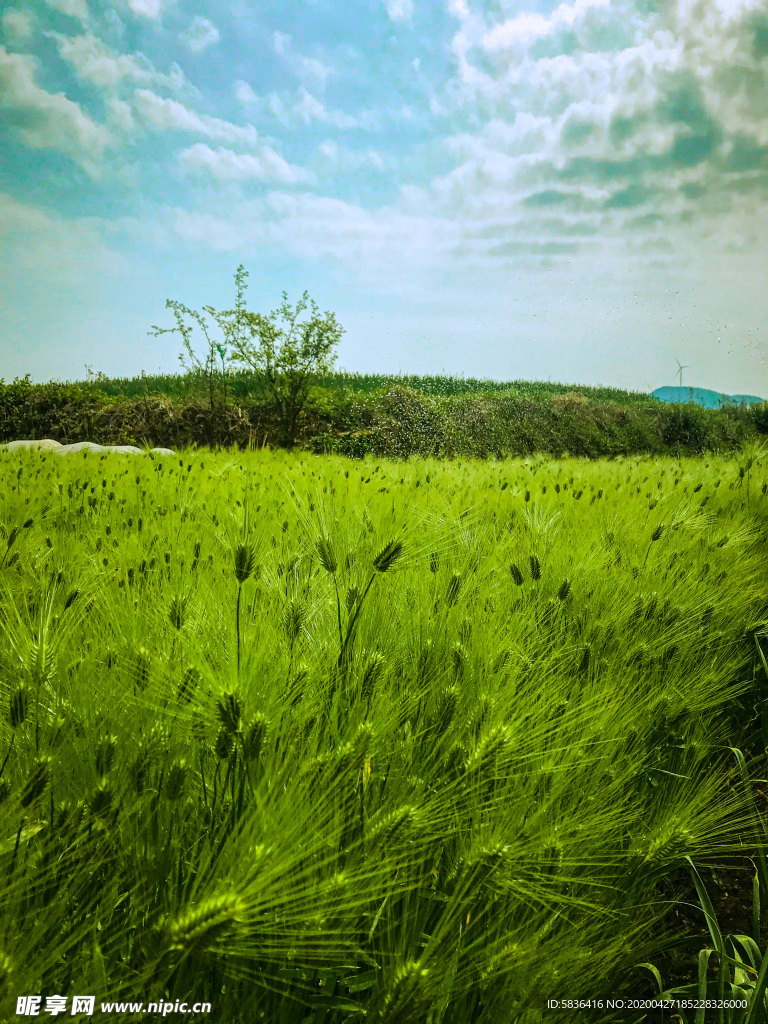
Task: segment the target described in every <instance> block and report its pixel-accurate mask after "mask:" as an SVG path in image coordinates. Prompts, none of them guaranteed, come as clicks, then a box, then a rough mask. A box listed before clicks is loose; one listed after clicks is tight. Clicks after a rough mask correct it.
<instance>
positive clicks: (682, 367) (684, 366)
mask: <svg viewBox="0 0 768 1024" xmlns="http://www.w3.org/2000/svg"><path fill="white" fill-rule="evenodd" d="M674 359H675V362H676V363H677V372H678V376H679V379H680V387H682V386H683V370H690V368H691V364H690V363H681V362H680V360H679V359H678V358H677V356H675V357H674Z"/></svg>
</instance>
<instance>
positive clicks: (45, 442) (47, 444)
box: [0, 437, 61, 452]
mask: <svg viewBox="0 0 768 1024" xmlns="http://www.w3.org/2000/svg"><path fill="white" fill-rule="evenodd" d="M0 448H5V450H6V451H9V452H12V451H15V450H16V449H17V448H33V449H34V448H37V449H39V450H40V451H46V452H47V451H51V450H52V449H54V448H61V444H60V443H59V442H58V441H54V440H52V438H50V437H45V438H43V439H42V440H41V441H35V440H26V441H9V442H8V443H7V444H2V445H0Z"/></svg>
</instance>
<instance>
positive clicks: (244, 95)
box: [233, 80, 259, 107]
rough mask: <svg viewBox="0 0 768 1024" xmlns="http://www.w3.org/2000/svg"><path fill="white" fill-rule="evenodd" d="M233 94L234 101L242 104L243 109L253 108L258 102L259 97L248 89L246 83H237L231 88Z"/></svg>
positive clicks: (248, 86)
mask: <svg viewBox="0 0 768 1024" xmlns="http://www.w3.org/2000/svg"><path fill="white" fill-rule="evenodd" d="M233 94H234V97H235V99H236V100H237V101H238V102H239V103H242V104H243V106H244V107H247V106H253V105H254V104H255V103H258V102H259V97H258V96H257V94H256V93H255V92H254V91H253V89H252V88H251V87H250V85H249V84H248V83H247V82H243V81H242V80H241V81H237V82H235V84H234V87H233Z"/></svg>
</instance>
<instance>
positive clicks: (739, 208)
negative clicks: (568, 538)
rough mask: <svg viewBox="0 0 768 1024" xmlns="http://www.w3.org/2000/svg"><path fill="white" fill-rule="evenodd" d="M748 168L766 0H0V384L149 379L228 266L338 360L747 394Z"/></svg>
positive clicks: (764, 108)
mask: <svg viewBox="0 0 768 1024" xmlns="http://www.w3.org/2000/svg"><path fill="white" fill-rule="evenodd" d="M11 4H12V5H11ZM767 158H768V0H566V2H562V3H558V2H556V0H555V2H552V0H482V2H481V0H356V2H355V3H348V2H342V0H262V2H261V3H258V4H256V3H251V2H248V0H229V2H227V3H225V2H223V0H213V2H209V3H207V4H205V5H203V4H202V3H200V2H193V0H117V2H115V3H110V2H108V0H45V2H43V0H37V2H26V0H11V3H6V4H4V5H3V6H2V15H1V16H0V376H1V377H4V378H5V379H6V380H9V379H12V378H13V377H14V376H15V375H22V374H24V373H27V372H29V373H31V374H32V377H33V379H36V380H45V379H49V378H52V377H58V378H60V379H74V378H82V377H83V376H84V375H85V365H86V364H88V365H89V366H90V367H92V368H93V369H94V370H101V371H103V372H106V373H108V374H131V375H133V374H138V372H139V371H140V370H142V369H143V370H146V371H147V372H155V371H157V370H158V369H163V370H174V369H175V368H177V367H178V353H179V351H180V349H181V343H180V339H178V338H177V336H176V335H172V334H171V335H163V336H162V337H160V338H153V337H150V336H149V335H148V330H149V329H150V328H151V327H152V326H153V325H158V326H162V327H171V326H173V323H174V321H173V316H172V314H171V312H170V310H166V309H165V300H166V299H168V298H171V299H176V300H178V301H180V302H183V303H184V304H185V305H187V306H189V307H191V308H194V309H201V308H202V307H203V306H205V305H212V306H214V307H215V308H217V309H227V308H231V307H232V306H233V304H234V295H235V289H234V281H233V277H234V273H235V270H236V268H237V266H238V265H239V264H240V263H242V264H244V265H245V267H246V269H247V270H248V272H249V279H248V290H247V292H246V296H245V297H246V303H247V306H248V308H249V309H253V310H257V311H260V312H265V313H266V312H268V311H270V310H271V309H274V308H275V307H276V306H277V305H278V304H279V302H280V298H281V292H282V291H283V290H284V289H285V290H286V291H287V292H288V294H289V298H290V299H292V300H295V299H297V298H298V297H299V295H300V294H301V293H302V292H303V291H304V290H305V289H307V290H308V291H309V293H310V296H311V297H312V298H314V299H315V300H316V301H317V303H318V304H319V306H320V308H321V309H323V310H326V309H330V310H333V311H334V312H335V313H336V314H337V317H338V319H339V320H340V322H341V323H342V325H343V326H344V327H345V329H346V334H345V336H344V339H343V342H342V345H341V347H340V352H339V356H340V359H339V364H340V366H342V367H344V368H346V369H348V370H353V371H355V370H356V371H387V372H413V373H429V372H441V371H442V372H449V373H463V374H464V375H466V376H479V377H495V378H499V379H514V378H520V377H525V378H530V379H543V380H546V379H551V380H560V381H566V382H572V383H577V382H581V383H604V384H615V385H618V386H623V387H630V388H635V389H638V390H649V389H652V388H655V387H658V386H660V385H664V384H673V383H676V380H677V367H676V363H675V359H678V360H679V361H680V362H682V363H684V364H687V365H688V368H687V369H686V370H685V371H684V378H683V382H684V383H686V384H696V385H699V386H702V387H711V388H716V389H718V390H723V391H730V392H750V393H756V394H763V395H766V396H768V362H767V361H766V359H767V355H768V317H767V316H766V311H767V309H768V303H767V301H766V293H768V289H766V288H765V281H766V279H768V273H767V272H768V250H767V249H766V228H767V227H768V162H767Z"/></svg>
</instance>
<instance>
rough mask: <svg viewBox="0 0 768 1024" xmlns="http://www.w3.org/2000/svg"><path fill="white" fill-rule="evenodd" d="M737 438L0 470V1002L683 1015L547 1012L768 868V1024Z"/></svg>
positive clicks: (462, 1019)
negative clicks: (604, 448)
mask: <svg viewBox="0 0 768 1024" xmlns="http://www.w3.org/2000/svg"><path fill="white" fill-rule="evenodd" d="M747 455H748V453H747V454H744V453H742V454H741V455H736V456H734V457H729V458H724V457H719V456H716V455H713V456H708V457H702V458H701V459H683V460H679V459H675V458H653V459H651V458H640V459H627V458H617V459H613V460H610V461H603V462H600V461H597V462H583V461H578V460H575V459H574V460H561V461H552V460H549V461H548V460H546V459H543V458H530V459H528V460H526V461H503V462H483V461H474V462H473V461H467V462H439V461H436V460H435V461H409V462H402V463H398V462H385V461H374V460H372V459H370V458H367V459H365V460H363V461H347V460H344V459H342V458H336V457H319V456H313V455H309V454H301V453H291V454H289V453H286V452H279V451H277V452H270V451H266V450H265V451H261V452H259V451H254V452H238V451H234V450H221V451H217V452H213V451H209V450H206V451H202V450H198V451H195V450H188V451H181V452H179V453H178V454H177V455H176V456H173V457H171V456H166V457H164V458H161V457H157V458H152V457H150V456H136V457H129V456H121V455H118V454H109V455H93V454H84V455H76V456H75V455H73V456H71V457H67V458H61V457H59V456H57V455H55V454H43V453H38V452H29V451H26V452H21V453H19V452H12V453H8V452H4V453H2V454H0V630H1V636H2V643H0V707H1V708H2V715H1V717H0V766H1V769H2V770H1V772H0V861H1V862H2V870H1V871H0V894H1V896H0V998H1V999H2V1003H1V1004H0V1019H2V1020H6V1019H7V1020H16V1019H21V1018H17V1017H15V1016H14V1005H15V1000H16V998H17V997H18V996H20V995H23V994H26V993H41V994H43V996H45V995H50V994H61V995H71V994H73V993H77V994H80V993H83V994H86V993H87V994H92V995H95V996H96V997H97V1000H98V999H110V1000H120V999H125V1000H127V999H134V1000H144V1001H149V1000H151V999H157V998H165V999H168V1000H171V1001H175V1000H184V999H189V1000H192V999H199V1000H203V999H204V1000H208V1001H210V1002H211V1004H212V1007H213V1009H212V1015H211V1016H210V1017H208V1018H206V1019H210V1020H215V1021H217V1022H223V1024H229V1022H241V1021H242V1022H245V1021H264V1022H269V1024H293V1022H297V1024H344V1022H358V1021H359V1022H365V1024H504V1022H519V1024H537V1022H543V1021H558V1022H561V1024H562V1022H566V1021H569V1022H570V1021H579V1020H600V1021H630V1020H638V1021H639V1020H648V1021H656V1020H662V1019H663V1020H668V1019H671V1012H672V1011H667V1012H666V1016H663V1017H662V1016H660V1011H659V1010H654V1011H639V1012H635V1011H632V1012H630V1010H629V1009H623V1010H616V1009H610V1008H606V1007H605V1006H603V1007H602V1008H594V1007H593V1008H591V1009H590V1010H588V1011H587V1010H568V1009H565V1010H564V1009H560V1010H558V1011H553V1010H548V1009H547V1000H548V999H559V1000H566V999H571V1000H578V999H582V1000H586V999H591V1000H604V999H606V998H611V997H619V996H623V998H625V999H629V998H630V997H631V996H632V994H633V993H634V994H638V993H640V994H643V995H647V996H651V995H652V994H653V992H654V991H656V993H658V991H659V986H658V983H657V981H656V979H655V977H654V975H653V972H652V971H651V970H650V968H648V967H638V966H637V965H638V964H641V963H650V964H653V965H654V966H655V965H656V962H657V961H658V962H659V963H661V958H662V953H663V950H661V947H660V945H659V942H660V940H659V935H660V934H661V930H662V929H663V925H662V919H663V918H665V916H666V915H667V914H668V911H669V908H670V903H669V899H668V898H666V897H664V898H663V897H662V895H661V893H662V888H663V882H664V880H665V879H667V880H669V879H671V878H681V877H683V876H685V877H687V878H689V879H690V878H691V877H692V872H691V866H692V865H695V866H696V867H697V868H698V867H699V866H701V865H706V864H708V863H710V862H712V861H717V860H718V858H727V857H736V856H739V857H741V858H742V859H743V858H744V857H746V856H750V855H751V856H753V858H754V859H755V863H756V865H757V867H758V873H757V876H756V877H757V881H756V883H755V888H754V896H755V901H756V902H755V925H756V928H757V932H758V934H757V935H756V936H755V937H753V938H749V937H745V941H744V942H743V943H741V944H740V945H739V944H738V943H737V944H735V945H734V942H733V940H732V939H729V940H728V941H729V942H730V945H729V946H728V947H727V950H726V948H725V946H724V945H723V946H722V948H721V949H720V950H715V953H713V954H712V956H711V957H710V960H711V963H710V967H715V966H716V965H715V961H717V960H718V958H719V959H720V961H721V967H720V968H719V969H716V970H713V971H710V974H709V981H708V984H709V994H710V995H717V992H718V991H720V993H721V995H725V996H726V997H728V996H729V995H734V994H736V995H738V993H746V996H747V997H748V998H749V999H750V1000H751V1002H752V1005H753V1007H754V1008H756V1009H754V1013H753V1011H752V1010H750V1014H752V1016H750V1017H749V1018H747V1017H746V1016H745V1015H744V1014H742V1016H741V1017H739V1016H734V1015H733V1011H732V1010H726V1011H724V1012H725V1013H727V1014H729V1016H727V1017H726V1016H722V1015H721V1016H720V1017H718V1016H717V1014H715V1015H713V1016H711V1017H710V1016H707V1018H706V1019H707V1020H710V1019H711V1020H717V1019H722V1020H729V1021H730V1020H733V1021H736V1020H740V1019H745V1020H746V1019H750V1020H755V1021H757V1020H762V1019H763V1017H762V1016H760V1013H761V1012H762V1010H761V1007H762V1006H764V1003H765V1000H764V996H763V993H764V989H765V980H766V978H765V974H766V971H765V970H761V968H762V967H763V959H762V955H761V951H762V950H763V949H764V946H759V945H758V940H759V937H760V936H759V924H760V917H761V916H764V915H765V911H766V904H767V903H768V889H767V888H766V884H768V881H767V880H768V876H766V875H765V868H764V864H765V861H764V858H763V857H762V854H761V853H760V851H761V848H762V847H761V843H762V840H761V839H760V836H759V834H758V831H757V830H758V826H759V819H758V818H757V816H756V813H755V804H754V802H753V796H752V794H753V787H752V786H750V785H748V784H747V782H748V778H749V777H751V779H752V780H758V779H760V778H763V776H764V772H765V764H764V762H765V754H764V748H765V743H766V742H768V730H767V729H766V725H765V721H764V719H765V717H766V716H765V712H764V711H763V710H762V709H763V705H762V703H761V702H762V701H763V700H764V698H765V696H766V689H767V688H768V679H766V674H765V668H764V661H763V658H764V657H765V654H766V652H768V639H766V636H765V630H766V625H767V624H768V590H767V588H766V583H767V582H768V573H766V553H767V551H768V549H767V548H766V542H767V541H768V496H766V490H767V489H768V474H767V473H766V466H767V465H768V459H766V458H762V457H761V456H762V455H763V453H762V452H760V451H758V450H757V449H755V451H754V452H752V454H751V457H747ZM761 644H762V646H761ZM732 748H733V749H732ZM761 881H762V882H763V884H762V885H761V884H760V883H761ZM751 898H752V893H748V894H747V899H748V900H749V899H751ZM701 927H702V931H705V930H706V924H705V920H704V917H703V915H702V917H701ZM718 934H719V932H718ZM721 940H722V942H725V939H724V937H722V936H721ZM715 941H716V940H715V939H712V940H711V942H710V945H712V944H713V943H714V942H715ZM750 942H751V943H752V945H751V946H750V945H749V943H750ZM737 954H738V955H737ZM750 956H751V957H752V961H751V967H750V961H749V957H750ZM739 958H740V959H741V960H742V961H743V963H742V965H741V967H739V966H738V964H737V960H738V959H739ZM690 959H691V964H690V978H689V981H690V991H691V992H693V993H695V992H697V991H699V988H698V984H699V982H698V975H697V970H698V965H697V964H698V962H697V952H696V950H694V951H693V953H692V954H691V958H690ZM729 960H731V961H733V963H729V962H728V961H729ZM765 965H766V969H768V957H766V958H765ZM662 981H664V982H665V979H662ZM705 982H707V978H706V977H705ZM760 986H762V990H761V988H760ZM758 1011H759V1012H758ZM677 1012H679V1014H680V1019H682V1020H684V1021H686V1022H689V1024H692V1022H693V1021H694V1020H696V1021H699V1020H704V1017H703V1016H700V1015H699V1014H698V1012H697V1011H696V1010H695V1009H692V1010H686V1009H681V1010H679V1011H677ZM710 1013H714V1011H707V1014H710ZM84 1019H85V1018H84ZM110 1019H113V1020H114V1019H119V1017H116V1016H112V1017H111V1018H110ZM126 1019H128V1018H126ZM171 1019H180V1018H179V1015H176V1017H175V1018H171ZM197 1019H203V1018H197Z"/></svg>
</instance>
